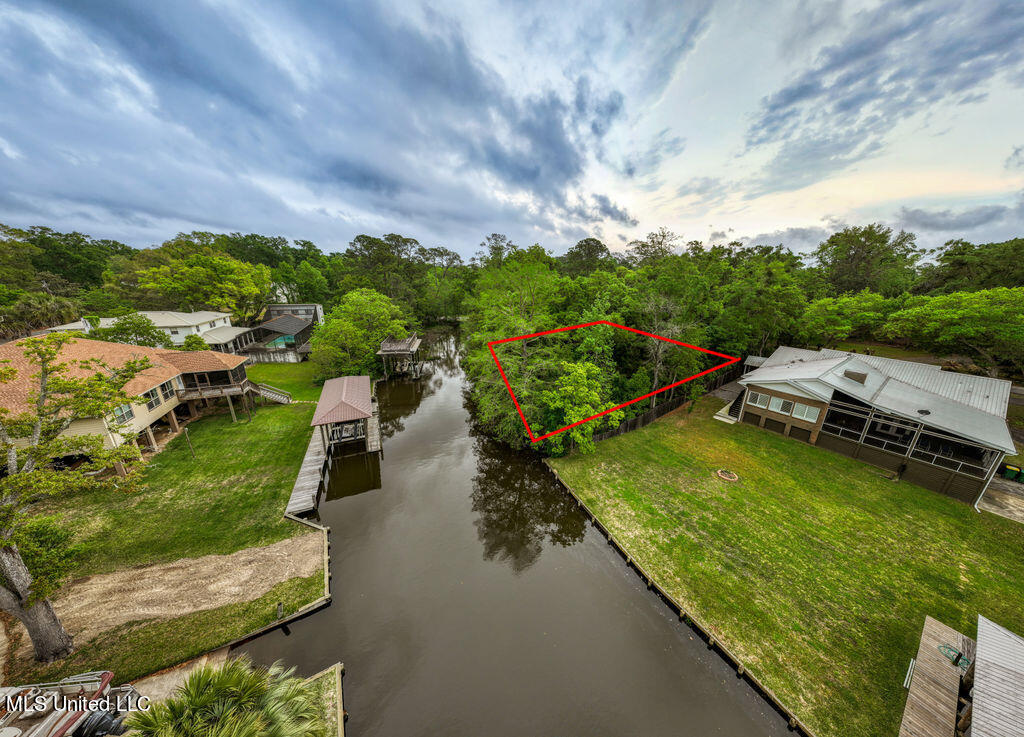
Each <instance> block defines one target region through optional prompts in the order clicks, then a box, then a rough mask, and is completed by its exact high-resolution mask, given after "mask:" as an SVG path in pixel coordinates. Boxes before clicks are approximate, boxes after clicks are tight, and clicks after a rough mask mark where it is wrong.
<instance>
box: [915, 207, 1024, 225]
mask: <svg viewBox="0 0 1024 737" xmlns="http://www.w3.org/2000/svg"><path fill="white" fill-rule="evenodd" d="M1012 211H1013V208H1010V207H1006V206H1005V205H982V206H980V207H972V208H969V209H966V210H959V211H954V210H925V209H922V208H917V207H904V208H901V209H900V212H899V215H898V216H897V218H896V219H897V220H898V221H899V222H900V224H902V225H904V226H905V227H907V228H918V229H920V230H937V231H945V230H950V231H964V230H972V229H974V228H977V227H980V226H982V225H988V224H990V223H994V222H997V221H999V220H1003V219H1004V218H1006V217H1007V215H1009V214H1010V213H1011V212H1012Z"/></svg>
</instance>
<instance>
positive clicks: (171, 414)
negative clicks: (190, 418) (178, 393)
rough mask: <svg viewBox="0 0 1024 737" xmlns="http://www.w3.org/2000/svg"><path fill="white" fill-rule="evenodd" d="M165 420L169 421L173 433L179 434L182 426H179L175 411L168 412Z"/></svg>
mask: <svg viewBox="0 0 1024 737" xmlns="http://www.w3.org/2000/svg"><path fill="white" fill-rule="evenodd" d="M164 419H166V420H167V424H168V425H170V426H171V431H172V432H178V430H180V429H181V426H180V425H179V424H178V415H176V414H175V413H174V410H173V409H172V410H168V411H167V414H165V415H164Z"/></svg>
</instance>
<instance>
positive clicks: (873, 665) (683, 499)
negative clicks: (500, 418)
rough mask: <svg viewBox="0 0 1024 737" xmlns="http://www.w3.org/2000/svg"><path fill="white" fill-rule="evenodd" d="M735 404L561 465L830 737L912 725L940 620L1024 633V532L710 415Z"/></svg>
mask: <svg viewBox="0 0 1024 737" xmlns="http://www.w3.org/2000/svg"><path fill="white" fill-rule="evenodd" d="M721 405H722V402H721V401H718V400H711V399H707V400H702V401H700V402H698V403H697V405H696V407H695V409H694V411H693V412H692V413H689V414H688V413H687V412H686V410H685V409H684V410H679V411H676V412H674V413H671V414H669V415H666V416H665V417H664V418H662V419H661V420H659V421H657V422H655V423H653V424H651V425H649V426H648V427H646V428H643V429H641V430H637V431H636V432H632V433H627V434H625V435H621V436H619V437H615V438H611V439H610V440H605V441H603V442H601V443H599V444H598V447H597V451H596V452H595V453H593V454H590V455H586V456H580V455H574V456H570V457H568V458H562V459H556V460H555V461H553V465H554V466H555V468H556V469H557V470H558V472H559V474H560V475H561V477H562V478H563V480H564V481H565V482H566V483H568V484H569V485H571V486H572V488H573V489H574V490H575V491H576V492H577V493H578V494H579V495H580V497H581V498H583V499H584V500H585V501H586V502H587V504H588V505H589V506H590V507H591V509H593V510H594V512H595V513H596V514H597V515H598V516H599V517H600V518H601V519H602V521H603V522H604V523H605V524H606V525H607V526H608V528H609V529H610V530H612V532H613V533H614V534H615V535H616V537H618V538H619V540H620V541H621V542H622V543H623V544H624V545H625V547H627V549H628V550H629V552H630V554H631V555H632V556H633V557H634V558H636V559H637V560H638V561H639V562H640V563H641V564H642V565H643V566H644V567H645V568H647V570H649V571H651V573H652V575H654V576H655V577H656V578H657V579H658V580H659V582H660V583H661V584H662V585H663V586H664V587H665V589H666V590H667V591H669V592H670V593H671V594H672V595H673V596H675V597H677V598H678V599H679V600H680V601H681V602H683V603H684V605H685V606H687V608H689V609H690V610H691V611H693V612H694V614H695V616H698V617H699V618H700V619H701V620H703V621H704V622H705V623H707V624H709V625H711V626H712V627H713V628H714V629H716V630H717V631H718V633H719V634H720V635H721V637H722V639H723V641H724V642H725V643H726V644H727V646H728V647H729V648H730V649H732V650H733V651H734V652H736V653H737V655H738V656H739V657H740V658H741V659H742V660H743V661H744V662H745V663H747V665H748V666H749V667H750V669H751V670H752V671H753V672H755V673H756V674H757V675H758V676H759V677H761V678H762V679H763V680H764V682H765V683H766V685H767V686H768V687H770V688H771V689H772V690H774V691H775V692H776V693H777V694H779V696H780V698H782V699H783V701H784V702H786V703H787V704H788V705H789V706H790V708H792V709H793V710H794V711H795V712H797V713H798V714H799V715H800V716H801V718H802V719H804V720H805V721H806V723H807V724H808V725H809V726H810V727H811V728H812V729H814V730H815V731H817V733H818V734H819V735H821V736H822V737H826V736H835V737H839V736H840V735H842V736H843V737H853V736H856V735H880V734H895V733H896V731H897V729H898V726H899V720H900V716H901V714H902V710H903V704H904V700H905V694H906V692H905V691H904V690H903V688H902V687H901V684H902V681H903V676H904V674H905V672H906V669H907V664H908V662H909V661H910V658H911V657H912V656H914V654H915V653H916V652H917V646H918V639H919V637H920V631H921V626H922V624H923V622H924V617H925V615H926V614H930V615H932V616H934V617H936V618H938V619H939V620H941V621H943V622H945V623H946V624H948V625H950V626H953V627H956V628H957V629H960V630H961V631H962V632H965V633H966V634H968V635H971V636H973V635H974V634H975V627H976V621H977V615H978V613H979V612H980V613H983V614H985V615H986V616H988V617H990V618H992V619H993V620H995V621H996V622H999V623H1000V624H1003V625H1004V626H1007V627H1009V628H1011V629H1013V630H1015V631H1017V632H1024V584H1022V582H1024V526H1021V525H1019V524H1016V523H1014V522H1011V521H1009V520H1006V519H1003V518H1001V517H997V516H994V515H991V514H987V513H986V514H980V515H979V514H977V513H976V512H974V510H973V509H972V508H971V507H970V506H968V505H966V504H962V503H961V502H958V501H955V500H953V499H950V498H947V497H944V496H942V495H940V494H937V493H934V492H931V491H927V490H925V489H922V488H920V487H917V486H912V485H910V484H906V483H895V482H892V481H888V480H886V479H885V478H883V477H882V476H881V471H880V470H878V469H875V468H873V467H870V466H867V465H865V464H862V463H860V462H858V461H855V460H853V459H850V458H846V457H844V456H841V455H838V454H835V453H831V452H829V451H826V450H824V449H820V448H815V447H813V446H810V445H805V444H803V443H801V442H798V441H796V440H791V439H788V438H784V437H781V436H778V435H775V434H773V433H770V432H767V431H765V430H760V429H757V428H753V427H749V426H747V425H738V424H737V425H727V424H725V423H722V422H719V421H717V420H714V419H712V417H711V415H712V414H713V413H714V412H715V411H716V410H718V409H719V408H720V407H721ZM718 468H728V469H730V470H732V471H735V472H736V473H738V474H739V476H740V481H739V482H737V483H732V484H730V483H726V482H723V481H719V480H718V479H717V478H716V477H715V476H714V472H715V470H716V469H718Z"/></svg>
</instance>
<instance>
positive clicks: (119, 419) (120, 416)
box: [114, 404, 135, 425]
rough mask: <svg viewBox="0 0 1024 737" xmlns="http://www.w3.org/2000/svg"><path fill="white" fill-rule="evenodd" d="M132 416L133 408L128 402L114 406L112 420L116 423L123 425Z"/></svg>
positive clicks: (133, 414) (133, 413) (133, 415)
mask: <svg viewBox="0 0 1024 737" xmlns="http://www.w3.org/2000/svg"><path fill="white" fill-rule="evenodd" d="M134 417H135V410H133V409H132V406H131V405H130V404H122V405H121V406H120V407H115V408H114V422H116V423H117V424H118V425H123V424H125V423H126V422H128V420H131V419H132V418H134Z"/></svg>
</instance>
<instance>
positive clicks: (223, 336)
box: [200, 325, 252, 343]
mask: <svg viewBox="0 0 1024 737" xmlns="http://www.w3.org/2000/svg"><path fill="white" fill-rule="evenodd" d="M251 329H252V328H243V327H236V326H234V325H222V326H221V327H219V328H213V330H207V331H206V332H205V333H203V334H202V336H200V337H202V339H203V340H205V341H206V342H207V343H227V342H228V341H229V340H234V339H235V338H237V337H238V336H239V335H245V334H246V333H248V332H249V331H250V330H251Z"/></svg>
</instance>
